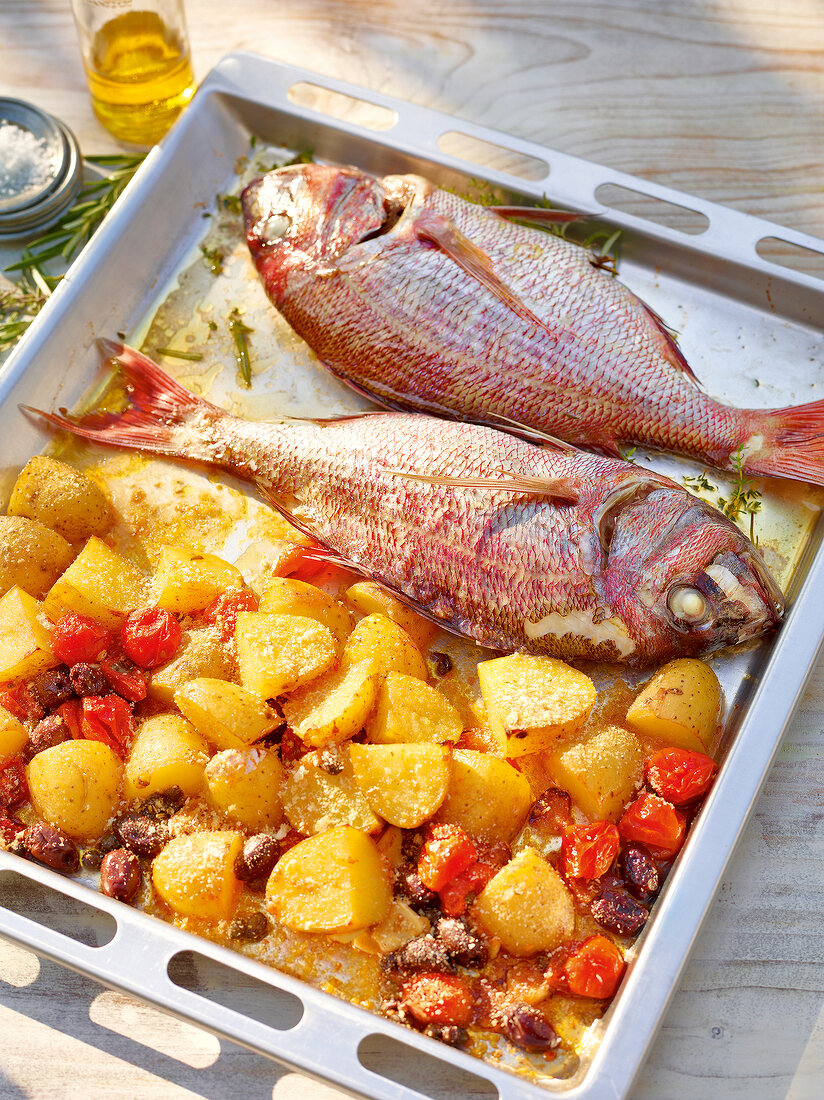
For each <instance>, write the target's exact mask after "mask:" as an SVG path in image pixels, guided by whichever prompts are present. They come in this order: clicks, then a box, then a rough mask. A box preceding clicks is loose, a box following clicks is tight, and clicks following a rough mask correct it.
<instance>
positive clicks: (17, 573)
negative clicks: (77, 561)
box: [0, 516, 74, 599]
mask: <svg viewBox="0 0 824 1100" xmlns="http://www.w3.org/2000/svg"><path fill="white" fill-rule="evenodd" d="M73 559H74V550H73V549H72V548H71V546H69V544H68V543H67V542H66V540H65V539H64V538H63V537H62V536H61V535H58V534H57V532H56V531H52V530H51V529H50V528H48V527H44V526H43V524H42V523H38V522H37V520H34V519H26V518H25V517H23V516H0V595H2V594H3V593H5V592H8V590H9V589H10V588H13V587H14V586H15V585H19V586H20V588H22V589H23V590H24V591H25V592H28V593H29V595H30V596H35V597H36V598H37V599H42V598H43V596H45V595H46V593H47V592H48V590H49V589H50V588H51V586H52V585H53V584H54V582H55V581H56V580H57V578H58V577H59V576H60V574H61V573H62V572H63V571H64V570H65V569H68V567H69V565H71V563H72V561H73Z"/></svg>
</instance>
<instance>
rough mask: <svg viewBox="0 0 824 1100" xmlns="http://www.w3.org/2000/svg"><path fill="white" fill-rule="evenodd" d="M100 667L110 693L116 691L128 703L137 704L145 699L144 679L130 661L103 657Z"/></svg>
mask: <svg viewBox="0 0 824 1100" xmlns="http://www.w3.org/2000/svg"><path fill="white" fill-rule="evenodd" d="M100 667H101V669H102V670H103V675H104V676H105V677H106V680H107V682H108V685H109V687H110V688H111V689H112V691H116V692H117V694H118V695H122V696H123V698H124V699H128V700H129V702H130V703H139V702H140V701H141V700H142V699H145V698H146V678H145V676H144V675H143V673H142V672H141V671H140V669H138V668H136V667H135V666H134V665H133V664H132V662H131V661H128V662H124V661H123V660H115V658H113V657H105V658H104V659H103V660H102V661H101V662H100Z"/></svg>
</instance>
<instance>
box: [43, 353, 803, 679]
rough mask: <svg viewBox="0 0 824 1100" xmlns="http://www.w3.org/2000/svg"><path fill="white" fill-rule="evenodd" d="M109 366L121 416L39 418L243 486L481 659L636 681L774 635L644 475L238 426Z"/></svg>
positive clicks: (738, 557) (133, 362)
mask: <svg viewBox="0 0 824 1100" xmlns="http://www.w3.org/2000/svg"><path fill="white" fill-rule="evenodd" d="M105 351H106V352H107V353H108V354H109V355H111V356H114V357H116V359H117V362H118V363H119V365H120V367H121V369H122V371H123V372H124V374H125V376H126V379H127V383H128V392H129V394H130V397H131V401H132V407H131V408H129V409H127V410H126V411H125V412H123V413H121V414H92V415H91V416H86V417H81V418H80V419H79V420H77V421H72V420H70V419H68V418H67V417H65V416H61V415H56V414H49V413H37V415H39V416H41V417H43V418H44V419H45V420H47V421H49V422H50V423H51V424H52V425H54V426H56V427H59V428H66V429H67V430H69V431H71V432H74V433H75V434H76V435H80V436H84V437H86V438H88V439H92V440H94V441H95V442H98V443H106V444H111V445H115V446H121V447H131V448H136V449H138V450H142V451H154V452H157V453H160V454H164V455H168V456H170V457H172V458H178V459H184V460H191V461H195V462H200V463H206V464H209V465H211V466H215V467H218V468H220V469H222V470H225V471H228V472H230V473H232V474H235V475H237V476H238V477H241V478H244V479H246V480H247V481H249V482H251V483H252V484H253V485H254V486H255V487H256V488H257V489H258V490H259V491H260V493H261V494H262V495H264V496H265V497H266V498H268V499H269V500H270V501H271V503H272V504H273V505H274V507H275V508H277V509H278V510H279V511H280V512H281V513H282V514H283V515H284V516H286V518H287V519H289V520H290V521H291V522H292V523H293V524H295V526H296V527H298V528H299V529H300V530H301V531H303V532H304V533H306V534H308V535H310V536H311V537H312V539H314V540H315V541H316V542H317V543H318V544H319V546H320V548H321V552H325V553H327V554H329V555H331V556H332V557H333V559H334V560H339V561H342V562H344V563H346V564H348V565H350V566H351V567H352V568H353V569H355V570H357V571H359V572H360V573H362V574H364V575H365V576H367V577H370V578H373V579H374V580H376V581H378V582H380V583H381V584H383V585H385V586H386V587H387V588H388V589H390V590H391V591H393V592H395V593H397V594H398V596H400V598H401V599H403V600H404V601H406V602H407V603H408V604H410V605H411V606H413V607H415V608H416V609H417V610H419V611H421V612H422V613H423V614H425V615H427V616H429V617H430V618H432V619H433V620H435V621H436V622H437V623H438V624H440V625H441V626H443V627H446V628H447V629H448V630H451V631H454V632H455V633H458V634H461V635H464V636H466V637H469V638H472V639H474V640H475V641H476V642H478V643H480V644H481V645H484V646H489V647H491V648H493V649H497V650H505V651H512V650H524V651H527V652H531V653H545V654H550V655H554V656H559V657H592V658H598V659H603V660H610V661H612V660H615V661H632V662H635V663H646V662H651V661H660V660H664V659H666V658H669V657H673V656H676V655H679V654H680V655H688V654H699V653H708V652H709V651H711V650H714V649H718V648H720V647H722V646H727V645H732V644H735V643H737V642H742V641H746V640H748V639H751V638H755V637H757V636H759V635H760V634H763V633H764V632H766V631H768V630H770V629H771V628H772V627H774V626H775V625H776V624H777V623H778V621H779V620H780V618H781V614H782V597H781V593H780V591H779V590H778V588H777V586H776V585H775V582H774V581H773V580H772V578H771V577H770V574H769V572H768V570H767V568H766V566H765V565H764V562H763V561H762V559H761V557H760V555H759V553H758V551H757V550H756V549H755V547H754V546H753V545H752V544H751V543H750V542H749V540H748V539H747V538H746V537H745V536H744V535H743V534H742V533H741V532H740V531H739V530H738V528H737V527H735V526H734V525H733V524H732V523H730V522H729V521H728V520H727V519H725V518H724V516H723V515H721V513H720V512H718V511H717V510H716V509H714V508H713V507H711V506H710V505H708V504H706V503H704V502H703V501H701V500H698V499H697V498H696V497H693V496H692V495H690V494H689V493H687V492H686V491H685V490H684V489H682V488H680V487H679V486H678V485H676V484H675V483H674V482H672V481H670V480H668V479H667V478H665V477H662V476H660V475H658V474H655V473H650V472H647V471H645V470H642V469H641V468H639V467H638V466H634V465H632V464H630V463H626V462H622V461H617V460H615V459H611V458H606V457H602V456H599V455H594V454H587V453H584V452H580V451H577V450H574V449H573V448H567V447H564V446H557V445H548V446H543V447H539V446H536V445H535V444H532V443H529V442H527V441H525V440H522V439H519V438H517V437H515V436H513V435H510V434H508V433H505V432H500V431H496V430H493V429H491V428H487V427H483V426H479V425H473V424H464V423H460V422H456V421H447V420H440V419H437V418H434V417H428V416H420V415H410V414H403V413H392V412H385V413H372V414H369V413H366V414H361V415H356V416H349V417H344V418H341V419H337V420H332V421H311V420H288V419H285V420H283V421H280V422H252V421H247V420H243V419H241V418H238V417H236V416H233V415H231V414H230V413H228V412H226V411H225V410H223V409H220V408H218V407H217V406H215V405H213V404H211V403H210V402H207V401H205V400H203V399H201V398H199V397H196V396H195V395H194V394H192V393H190V392H189V391H187V390H185V389H184V388H183V387H182V386H180V385H179V384H178V383H177V382H175V381H174V380H173V379H171V378H169V377H168V375H166V374H165V373H164V372H163V371H162V370H161V369H160V368H159V367H158V366H157V365H156V364H154V363H153V362H152V361H151V360H150V359H147V358H146V356H144V355H142V354H141V353H140V352H137V351H134V350H132V349H130V348H126V347H124V346H123V345H119V344H112V343H108V342H105ZM30 411H31V412H33V413H34V412H36V411H35V410H30Z"/></svg>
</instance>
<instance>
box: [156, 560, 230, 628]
mask: <svg viewBox="0 0 824 1100" xmlns="http://www.w3.org/2000/svg"><path fill="white" fill-rule="evenodd" d="M151 587H152V594H153V597H154V602H155V603H156V604H157V606H158V607H162V608H163V609H164V610H165V611H174V612H175V613H177V614H184V615H188V614H191V613H192V612H193V611H201V610H202V609H203V608H204V607H208V606H209V604H210V603H211V602H212V601H213V600H214V599H215V597H216V596H219V595H220V594H221V593H222V592H230V591H232V590H233V589H235V588H243V574H242V573H241V572H240V570H239V569H236V568H235V567H234V565H230V563H229V562H228V561H224V560H223V558H219V557H218V556H217V555H216V554H201V553H198V552H197V551H195V550H189V549H188V548H187V547H185V546H163V547H162V548H161V551H160V561H159V562H158V565H157V569H156V570H155V574H154V576H153V577H152V582H151Z"/></svg>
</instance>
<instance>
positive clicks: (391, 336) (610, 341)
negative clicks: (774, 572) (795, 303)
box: [243, 165, 824, 484]
mask: <svg viewBox="0 0 824 1100" xmlns="http://www.w3.org/2000/svg"><path fill="white" fill-rule="evenodd" d="M243 205H244V212H245V217H246V234H247V241H248V244H249V247H250V250H251V253H252V257H253V259H254V261H255V264H256V265H257V268H258V272H259V274H260V276H261V279H262V282H263V285H264V287H265V289H266V291H267V293H268V295H269V297H270V298H271V300H272V302H273V303H274V304H275V306H276V307H277V308H278V310H279V311H280V312H281V313H282V314H283V316H284V317H285V318H286V320H287V321H288V322H289V323H290V324H291V325H292V327H293V328H294V329H295V331H296V332H298V333H299V334H300V335H301V336H302V337H303V338H304V339H305V340H306V342H307V343H308V344H309V345H310V347H311V348H312V349H313V350H314V351H315V352H316V354H317V355H318V356H319V358H320V359H321V361H322V362H323V363H324V364H325V365H326V366H327V367H328V368H329V369H330V370H332V371H333V372H334V373H335V374H336V375H338V376H339V377H340V378H342V379H343V380H344V381H346V382H348V383H349V384H350V385H353V386H354V387H356V388H357V389H358V390H360V391H362V392H364V393H366V394H368V395H369V396H371V397H372V398H373V399H375V400H376V401H378V402H380V403H382V404H384V405H387V406H389V407H391V408H405V409H414V410H418V411H422V412H428V413H433V414H436V415H447V416H453V417H459V418H462V419H466V420H471V421H474V422H476V423H486V424H491V425H493V426H498V427H501V426H506V427H507V428H512V429H513V430H520V431H522V432H524V433H526V434H527V435H528V433H529V432H535V431H537V432H541V433H545V434H549V435H552V436H557V437H560V438H562V439H566V440H568V441H570V442H572V443H574V444H576V445H579V446H585V447H590V448H595V449H598V450H600V451H602V452H603V453H606V454H610V455H618V454H620V451H621V448H622V447H623V446H626V445H630V444H643V445H646V446H650V447H658V448H664V449H667V450H673V451H678V452H681V453H684V454H689V455H691V456H692V457H694V458H697V459H699V460H700V461H702V462H703V463H706V464H710V465H716V466H720V467H723V468H725V469H732V470H736V471H738V470H739V468H740V469H743V470H745V471H746V472H747V473H748V474H766V475H775V476H780V477H797V478H802V479H804V480H810V481H814V482H816V483H819V484H824V402H820V401H819V402H813V403H811V404H809V405H800V406H797V407H794V408H787V409H736V408H732V407H731V406H728V405H724V404H723V403H721V402H719V401H717V400H715V399H714V398H713V397H711V396H710V395H708V394H706V393H704V391H703V390H702V389H701V388H700V387H699V385H698V383H697V380H696V379H695V377H694V375H693V372H692V371H691V369H690V367H689V366H688V364H687V363H686V361H685V359H684V358H683V355H682V354H681V352H680V351H679V349H678V347H677V345H676V343H675V341H674V339H673V337H672V336H671V334H670V333H669V332H668V330H667V329H666V327H665V325H664V324H663V322H662V321H661V320H660V319H659V318H658V317H657V316H656V315H655V314H654V313H653V312H652V311H651V310H650V309H649V308H648V307H647V306H646V305H645V304H644V303H643V302H642V301H641V300H640V299H638V298H637V297H636V296H635V295H634V294H633V293H632V292H631V291H630V290H629V289H628V288H627V287H625V286H624V285H623V284H622V283H621V282H620V281H619V280H618V279H616V278H614V277H612V276H611V275H610V274H609V273H608V272H606V271H603V270H601V269H600V268H599V267H598V266H597V265H595V264H594V263H593V257H592V254H591V253H590V252H589V251H588V250H587V249H585V248H581V247H580V246H578V245H576V244H574V243H572V242H571V241H568V240H565V239H563V238H561V237H559V236H556V235H552V234H547V233H545V232H541V231H540V230H538V229H535V228H532V227H528V226H523V225H520V224H514V223H513V222H511V221H509V220H506V218H504V217H502V216H500V215H499V214H498V213H496V212H495V210H494V208H493V209H489V208H485V207H482V206H478V205H475V204H473V203H469V202H467V201H465V200H464V199H461V198H460V197H459V196H457V195H454V194H451V193H449V192H446V191H441V190H439V189H437V188H436V187H434V186H433V185H432V184H430V183H428V182H427V181H426V180H423V179H421V178H420V177H417V176H390V177H386V178H384V179H382V180H379V179H375V178H373V177H371V176H369V175H367V174H366V173H364V172H360V171H358V170H357V169H354V168H337V167H331V166H322V165H298V166H290V167H287V168H282V169H279V170H277V171H275V172H272V173H269V174H268V175H267V176H264V177H263V178H262V179H261V180H257V181H255V182H254V183H252V184H250V185H249V186H248V187H247V188H246V190H245V191H244V195H243ZM506 212H507V216H508V217H509V216H511V215H512V209H511V208H506ZM523 214H524V215H525V216H527V217H532V218H536V217H538V218H540V217H544V218H546V217H552V216H556V217H557V215H553V214H552V212H547V211H543V212H541V211H528V210H524V211H523ZM398 215H399V216H398Z"/></svg>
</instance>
